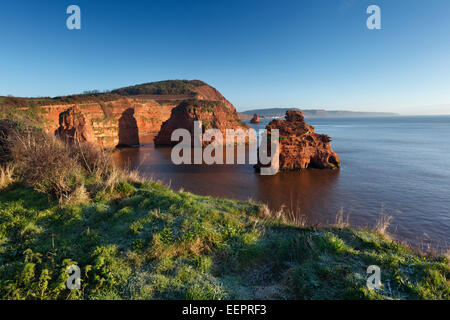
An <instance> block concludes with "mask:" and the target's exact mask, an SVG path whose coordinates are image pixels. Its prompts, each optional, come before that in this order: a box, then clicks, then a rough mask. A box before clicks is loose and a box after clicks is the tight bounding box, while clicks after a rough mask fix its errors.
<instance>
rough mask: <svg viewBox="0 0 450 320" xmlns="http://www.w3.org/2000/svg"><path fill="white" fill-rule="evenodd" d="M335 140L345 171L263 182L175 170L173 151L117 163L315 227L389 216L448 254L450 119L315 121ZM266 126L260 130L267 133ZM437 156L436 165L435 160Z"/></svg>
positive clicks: (148, 152)
mask: <svg viewBox="0 0 450 320" xmlns="http://www.w3.org/2000/svg"><path fill="white" fill-rule="evenodd" d="M308 122H310V123H311V124H313V125H315V127H316V131H317V132H319V133H327V134H329V135H330V136H331V137H332V138H333V142H332V146H333V148H334V150H335V151H336V152H337V153H338V154H339V156H340V157H341V160H342V168H341V170H338V171H333V170H304V171H296V172H280V173H278V174H277V175H275V176H261V175H259V174H258V173H255V172H254V170H253V167H252V165H178V166H177V165H174V164H172V162H171V159H170V154H171V149H170V148H161V147H160V148H154V145H153V136H144V137H141V144H142V146H141V148H127V149H119V150H117V151H116V152H115V153H114V159H115V162H116V163H117V164H118V165H120V166H124V167H130V168H138V170H139V171H140V172H141V173H142V174H143V175H145V176H147V177H152V178H154V179H157V180H161V181H163V182H164V183H166V184H168V185H170V186H171V187H172V188H173V189H175V190H178V189H181V188H182V189H184V190H186V191H190V192H192V193H196V194H201V195H209V196H216V197H226V198H233V199H238V200H248V199H249V198H251V199H253V200H255V201H258V202H263V203H266V204H267V205H268V206H269V207H270V208H271V209H273V210H278V209H280V207H282V206H284V207H285V208H286V209H287V210H289V211H291V212H293V213H294V214H296V215H302V216H304V217H306V219H307V221H308V222H309V223H312V224H315V223H321V224H327V223H333V222H334V221H335V218H336V214H337V212H338V211H339V210H340V209H341V208H343V209H344V212H345V213H346V214H348V215H349V217H350V218H349V221H350V223H351V224H352V225H357V226H373V225H375V223H376V221H377V219H378V216H379V213H380V211H381V210H382V208H383V207H384V210H385V211H386V212H387V213H389V214H392V215H394V223H393V226H392V227H391V230H390V231H391V232H394V233H395V236H396V237H398V238H400V239H405V240H407V241H409V242H410V243H412V244H415V245H419V244H422V243H424V244H428V243H429V244H431V245H432V246H433V247H435V248H437V249H439V250H445V249H446V248H447V247H448V243H449V242H450V238H449V232H448V231H449V230H450V147H449V145H448V144H442V143H441V142H440V141H450V117H424V118H418V117H396V118H379V119H375V118H371V119H369V118H367V119H362V118H361V119H309V120H308ZM265 124H266V122H263V123H262V124H260V125H254V126H253V127H254V128H255V129H259V128H263V127H264V126H265ZM436 154H438V155H439V157H433V159H432V161H430V155H436Z"/></svg>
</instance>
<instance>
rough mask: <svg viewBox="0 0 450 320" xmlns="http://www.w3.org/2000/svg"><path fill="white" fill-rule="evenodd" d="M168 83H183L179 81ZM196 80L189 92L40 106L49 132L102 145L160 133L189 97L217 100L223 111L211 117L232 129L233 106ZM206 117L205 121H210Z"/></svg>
mask: <svg viewBox="0 0 450 320" xmlns="http://www.w3.org/2000/svg"><path fill="white" fill-rule="evenodd" d="M169 82H171V83H172V84H174V85H176V84H177V83H178V84H180V81H169ZM193 82H194V83H195V85H192V86H191V87H192V88H191V92H190V93H186V94H174V93H173V92H172V93H171V92H166V93H164V94H156V93H155V94H133V93H128V94H127V95H124V96H123V98H119V99H117V100H112V101H107V102H92V103H89V102H84V103H75V104H60V105H46V106H42V107H40V108H41V109H42V110H43V113H42V117H43V118H44V120H45V121H46V126H45V128H46V130H47V132H48V133H50V134H57V135H58V136H60V137H62V138H64V139H68V140H69V141H73V140H74V139H79V140H81V141H87V142H91V143H94V144H97V145H99V146H100V147H102V148H113V147H116V146H134V145H139V136H140V135H142V134H148V133H157V132H159V130H160V129H161V125H162V123H163V122H164V121H166V120H168V119H169V117H170V116H171V111H172V109H173V108H175V106H177V105H179V104H180V103H181V102H182V101H185V100H186V99H196V100H197V101H203V102H204V103H207V102H208V101H209V100H214V101H216V102H217V104H220V105H221V106H222V107H223V110H222V109H220V110H219V109H217V110H216V112H215V118H214V116H213V117H212V118H214V121H217V123H218V124H219V125H220V126H221V127H226V126H228V125H230V128H233V126H234V125H235V123H236V121H235V119H234V115H235V114H236V111H235V108H234V106H233V105H232V104H231V103H230V102H229V101H228V100H227V99H225V98H224V97H223V96H222V94H220V92H219V91H217V90H216V89H215V88H213V87H211V86H209V85H208V84H206V83H204V82H201V81H197V82H195V81H193ZM166 89H167V88H166ZM169 89H170V88H169ZM125 91H126V90H125ZM169 91H170V90H169ZM125 93H126V92H125ZM204 115H205V114H204ZM205 117H206V118H208V117H207V116H206V115H205ZM206 118H205V121H208V119H206ZM212 118H211V119H210V121H212V120H213V119H212ZM225 119H228V120H225ZM221 121H228V123H222V122H221Z"/></svg>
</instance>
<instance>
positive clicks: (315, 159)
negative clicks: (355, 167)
mask: <svg viewBox="0 0 450 320" xmlns="http://www.w3.org/2000/svg"><path fill="white" fill-rule="evenodd" d="M273 129H278V130H279V135H280V170H298V169H306V168H317V169H337V168H339V167H340V159H339V156H338V155H337V154H336V153H335V152H334V151H333V150H332V148H331V144H330V142H331V139H330V137H329V136H327V135H325V134H318V133H315V132H314V127H313V126H310V125H308V124H307V123H306V122H305V120H304V117H303V114H302V113H301V112H300V111H287V112H286V120H285V121H283V120H280V119H274V120H272V121H271V122H270V123H269V124H268V125H267V126H266V130H267V133H268V134H270V132H271V130H273ZM261 167H262V165H261V164H257V165H256V166H255V168H256V169H259V168H261Z"/></svg>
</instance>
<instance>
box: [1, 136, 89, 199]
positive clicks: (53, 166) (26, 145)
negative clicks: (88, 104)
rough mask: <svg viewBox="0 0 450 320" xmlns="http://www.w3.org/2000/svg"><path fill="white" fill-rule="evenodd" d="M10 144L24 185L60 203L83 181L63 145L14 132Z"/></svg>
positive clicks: (73, 160) (43, 137) (75, 164)
mask: <svg viewBox="0 0 450 320" xmlns="http://www.w3.org/2000/svg"><path fill="white" fill-rule="evenodd" d="M9 140H10V149H11V155H12V158H13V161H14V163H15V165H16V166H17V171H18V174H19V176H20V178H21V180H22V181H23V182H24V183H25V184H26V185H28V186H32V187H33V188H34V189H35V190H36V191H38V192H44V193H47V194H50V195H54V196H56V197H57V198H58V199H61V200H62V199H64V198H68V197H69V195H70V193H71V192H72V191H73V190H75V188H76V186H77V183H79V182H80V180H81V178H82V176H81V166H80V165H79V163H78V162H77V161H76V159H74V158H73V157H71V154H70V149H68V148H66V146H65V145H64V143H63V142H61V141H59V140H57V138H55V137H50V136H48V135H46V134H45V133H42V132H31V131H28V132H27V133H25V134H20V133H18V132H15V133H14V134H12V135H11V138H9Z"/></svg>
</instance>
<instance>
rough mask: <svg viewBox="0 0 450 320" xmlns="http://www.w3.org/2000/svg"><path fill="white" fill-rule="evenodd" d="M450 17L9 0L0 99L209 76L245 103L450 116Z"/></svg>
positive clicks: (419, 0) (434, 9)
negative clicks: (72, 8)
mask: <svg viewBox="0 0 450 320" xmlns="http://www.w3.org/2000/svg"><path fill="white" fill-rule="evenodd" d="M71 4H76V5H78V6H80V8H81V30H68V29H67V28H66V19H67V17H68V16H69V15H68V14H66V8H67V7H68V6H69V5H71ZM370 4H376V5H378V6H379V7H380V8H381V24H382V30H368V29H367V27H366V19H367V17H368V16H369V15H368V14H366V8H367V7H368V6H369V5H370ZM449 17H450V1H449V0H428V1H424V0H389V1H381V0H373V1H365V0H294V1H282V0H278V1H264V0H257V1H253V0H236V1H235V0H207V1H203V0H202V1H200V0H198V1H194V0H191V1H188V0H186V1H170V0H165V1H163V0H161V1H159V0H158V1H156V0H151V1H134V0H128V1H114V0H109V1H93V0H89V1H84V0H71V1H64V0H57V1H56V0H55V1H45V0H43V1H21V0H14V1H6V0H2V1H1V3H0V43H1V45H0V95H8V94H11V95H15V96H57V95H65V94H71V93H80V92H83V91H85V90H91V89H98V90H106V89H114V88H118V87H122V86H127V85H132V84H138V83H144V82H150V81H158V80H166V79H200V80H203V81H205V82H207V83H209V84H211V85H212V86H214V87H216V88H217V89H218V90H219V91H221V92H222V94H223V95H224V96H225V97H227V98H228V99H229V100H230V101H231V102H232V103H233V104H234V105H235V106H236V107H237V109H238V110H246V109H254V108H259V107H302V108H324V109H328V110H336V109H341V110H360V111H392V112H399V113H403V114H431V113H450V18H449Z"/></svg>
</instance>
